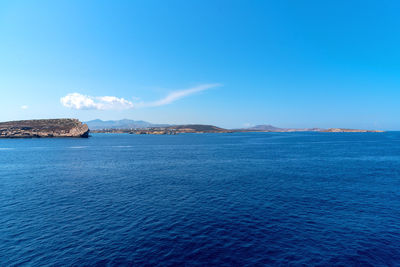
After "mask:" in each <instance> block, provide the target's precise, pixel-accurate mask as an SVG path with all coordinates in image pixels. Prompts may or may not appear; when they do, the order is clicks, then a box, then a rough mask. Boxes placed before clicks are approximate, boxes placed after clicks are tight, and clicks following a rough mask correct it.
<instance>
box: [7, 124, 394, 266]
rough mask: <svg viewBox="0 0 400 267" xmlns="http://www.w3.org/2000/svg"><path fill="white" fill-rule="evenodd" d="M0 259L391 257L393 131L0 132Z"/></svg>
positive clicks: (292, 261)
mask: <svg viewBox="0 0 400 267" xmlns="http://www.w3.org/2000/svg"><path fill="white" fill-rule="evenodd" d="M9 265H29V266H61V265H75V266H82V265H96V266H103V265H104V266H107V265H108V266H117V265H126V266H157V265H159V266H176V265H178V266H179V265H186V266H268V265H284V266H285V265H308V266H310V265H320V266H332V265H345V266H354V265H356V266H379V265H389V266H394V265H400V133H398V132H387V133H234V134H182V135H176V136H173V135H170V136H169V135H166V136H155V135H124V134H93V137H92V138H89V139H7V140H6V139H0V266H9Z"/></svg>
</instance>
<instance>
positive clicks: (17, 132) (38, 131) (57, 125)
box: [0, 119, 382, 138]
mask: <svg viewBox="0 0 400 267" xmlns="http://www.w3.org/2000/svg"><path fill="white" fill-rule="evenodd" d="M93 128H94V129H93ZM90 129H91V130H90ZM89 131H91V132H93V133H129V134H158V135H161V134H181V133H233V132H333V133H344V132H353V133H355V132H358V133H360V132H361V133H365V132H382V131H379V130H360V129H344V128H330V129H321V128H278V127H275V126H272V125H257V126H254V127H249V128H241V129H224V128H221V127H217V126H214V125H204V124H184V125H169V124H152V123H149V122H145V121H132V120H120V121H102V120H94V121H88V122H86V123H82V122H80V121H79V120H78V119H44V120H22V121H9V122H1V123H0V138H33V137H89Z"/></svg>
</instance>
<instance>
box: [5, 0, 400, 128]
mask: <svg viewBox="0 0 400 267" xmlns="http://www.w3.org/2000/svg"><path fill="white" fill-rule="evenodd" d="M399 10H400V2H399V1H382V0H379V1H368V0H363V1H348V0H344V1H340V0H332V1H329V0H327V1H320V0H317V1H298V0H293V1H266V0H265V1H264V0H263V1H261V0H260V1H256V0H254V1H247V0H243V1H233V0H227V1H222V0H217V1H215V0H210V1H206V0H199V1H196V0H194V1H186V0H181V1H173V0H168V1H164V0H159V1H152V0H146V1H111V0H110V1H80V0H79V1H72V0H68V1H39V0H37V1H18V0H15V1H14V0H10V1H1V2H0V90H1V95H0V121H5V120H16V119H32V118H56V117H77V118H79V119H81V120H90V119H95V118H100V119H122V118H128V119H137V120H139V119H140V120H147V121H150V122H154V123H210V124H215V125H218V126H223V127H242V126H244V125H255V124H273V125H275V126H281V127H352V128H374V129H389V130H400V119H399V118H400V105H399V103H398V102H399V101H400V16H399ZM104 96H111V97H113V98H103V97H104Z"/></svg>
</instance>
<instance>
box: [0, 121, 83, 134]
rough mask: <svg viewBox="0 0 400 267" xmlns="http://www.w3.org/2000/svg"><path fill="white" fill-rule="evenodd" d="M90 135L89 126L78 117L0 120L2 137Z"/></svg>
mask: <svg viewBox="0 0 400 267" xmlns="http://www.w3.org/2000/svg"><path fill="white" fill-rule="evenodd" d="M34 137H84V138H86V137H89V128H88V126H87V125H86V124H83V123H82V122H80V121H79V120H77V119H47V120H24V121H9V122H0V138H34Z"/></svg>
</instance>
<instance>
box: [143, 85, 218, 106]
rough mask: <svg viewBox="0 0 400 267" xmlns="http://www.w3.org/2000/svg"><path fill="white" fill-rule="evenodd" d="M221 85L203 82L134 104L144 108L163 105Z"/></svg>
mask: <svg viewBox="0 0 400 267" xmlns="http://www.w3.org/2000/svg"><path fill="white" fill-rule="evenodd" d="M219 86H222V85H221V84H219V83H213V84H203V85H199V86H196V87H193V88H189V89H185V90H178V91H173V92H171V93H169V94H168V95H167V96H166V97H164V98H162V99H160V100H156V101H152V102H139V103H136V104H135V107H137V108H144V107H159V106H164V105H168V104H171V103H173V102H175V101H177V100H179V99H182V98H184V97H186V96H189V95H193V94H196V93H199V92H201V91H205V90H208V89H211V88H214V87H219Z"/></svg>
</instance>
